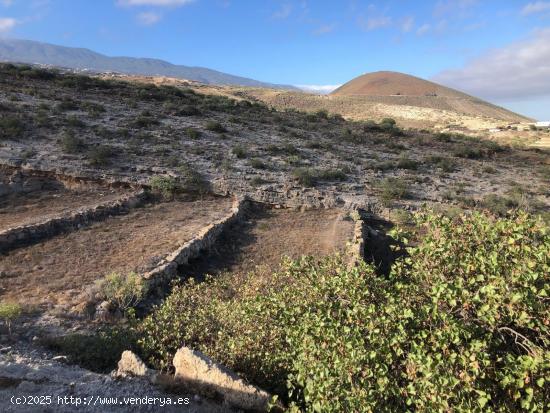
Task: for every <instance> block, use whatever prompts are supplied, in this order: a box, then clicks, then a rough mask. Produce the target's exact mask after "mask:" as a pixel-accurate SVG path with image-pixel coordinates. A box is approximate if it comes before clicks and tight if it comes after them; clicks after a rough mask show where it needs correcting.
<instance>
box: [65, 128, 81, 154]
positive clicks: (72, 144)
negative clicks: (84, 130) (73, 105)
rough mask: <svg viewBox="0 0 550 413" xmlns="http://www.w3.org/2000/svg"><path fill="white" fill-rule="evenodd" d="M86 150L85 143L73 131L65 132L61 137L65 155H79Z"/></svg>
mask: <svg viewBox="0 0 550 413" xmlns="http://www.w3.org/2000/svg"><path fill="white" fill-rule="evenodd" d="M83 148H84V142H82V140H81V139H79V138H77V137H76V136H75V134H74V132H73V131H65V133H64V134H63V136H62V137H61V149H63V152H65V153H78V152H81V151H82V149H83Z"/></svg>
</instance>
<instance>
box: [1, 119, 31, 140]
mask: <svg viewBox="0 0 550 413" xmlns="http://www.w3.org/2000/svg"><path fill="white" fill-rule="evenodd" d="M24 131H25V126H24V125H23V121H22V120H21V119H19V118H18V117H16V116H12V115H6V116H2V117H1V118H0V138H3V139H13V138H19V137H21V136H22V135H23V132H24Z"/></svg>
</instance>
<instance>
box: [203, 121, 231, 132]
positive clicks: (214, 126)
mask: <svg viewBox="0 0 550 413" xmlns="http://www.w3.org/2000/svg"><path fill="white" fill-rule="evenodd" d="M205 127H206V129H207V130H209V131H212V132H217V133H224V132H227V129H226V128H225V127H224V126H223V125H222V124H221V123H220V122H216V121H208V122H207V123H206V126H205Z"/></svg>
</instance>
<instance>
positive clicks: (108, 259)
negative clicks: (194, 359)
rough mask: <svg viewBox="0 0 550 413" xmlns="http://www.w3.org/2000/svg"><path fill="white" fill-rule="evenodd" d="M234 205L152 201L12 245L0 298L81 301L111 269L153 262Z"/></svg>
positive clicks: (3, 261)
mask: <svg viewBox="0 0 550 413" xmlns="http://www.w3.org/2000/svg"><path fill="white" fill-rule="evenodd" d="M230 208H231V200H230V199H225V198H207V199H202V200H195V201H174V202H168V203H161V204H152V205H147V206H145V207H143V208H138V209H135V210H133V211H131V212H130V213H129V214H127V215H124V216H117V217H114V218H111V219H108V220H106V221H103V222H99V223H96V224H94V225H92V226H90V227H88V228H85V229H82V230H80V231H76V232H73V233H70V234H66V235H62V236H58V237H55V238H52V239H50V240H47V241H45V242H42V243H40V244H37V245H33V246H30V247H28V248H21V249H17V250H14V251H11V252H10V253H7V254H6V255H5V256H0V272H3V276H2V278H0V298H1V299H9V300H15V301H18V302H20V303H22V304H25V305H39V306H46V307H47V306H52V305H53V306H56V305H64V306H72V305H75V304H78V301H79V295H80V294H81V293H82V291H83V290H85V287H86V286H88V285H90V284H92V283H94V282H95V281H96V280H98V279H101V278H102V277H103V276H104V275H106V274H108V273H110V272H114V271H116V272H121V273H126V272H129V271H140V270H146V269H148V268H151V267H152V266H154V265H155V264H156V262H157V261H158V260H159V259H161V258H163V257H164V256H165V255H166V254H168V253H170V252H172V251H173V250H175V249H176V248H178V247H179V246H181V245H182V244H183V243H184V242H186V241H188V240H190V239H191V238H192V237H193V236H195V235H196V234H197V232H198V231H199V230H200V229H201V228H202V227H204V226H206V225H208V224H209V223H211V222H213V221H215V220H217V219H219V218H221V217H222V216H223V215H225V214H227V213H228V212H229V210H230Z"/></svg>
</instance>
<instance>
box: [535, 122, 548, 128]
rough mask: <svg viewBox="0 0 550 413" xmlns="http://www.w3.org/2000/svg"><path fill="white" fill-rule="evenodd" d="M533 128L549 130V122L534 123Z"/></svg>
mask: <svg viewBox="0 0 550 413" xmlns="http://www.w3.org/2000/svg"><path fill="white" fill-rule="evenodd" d="M535 126H536V127H537V128H550V121H545V122H537V123H535Z"/></svg>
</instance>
